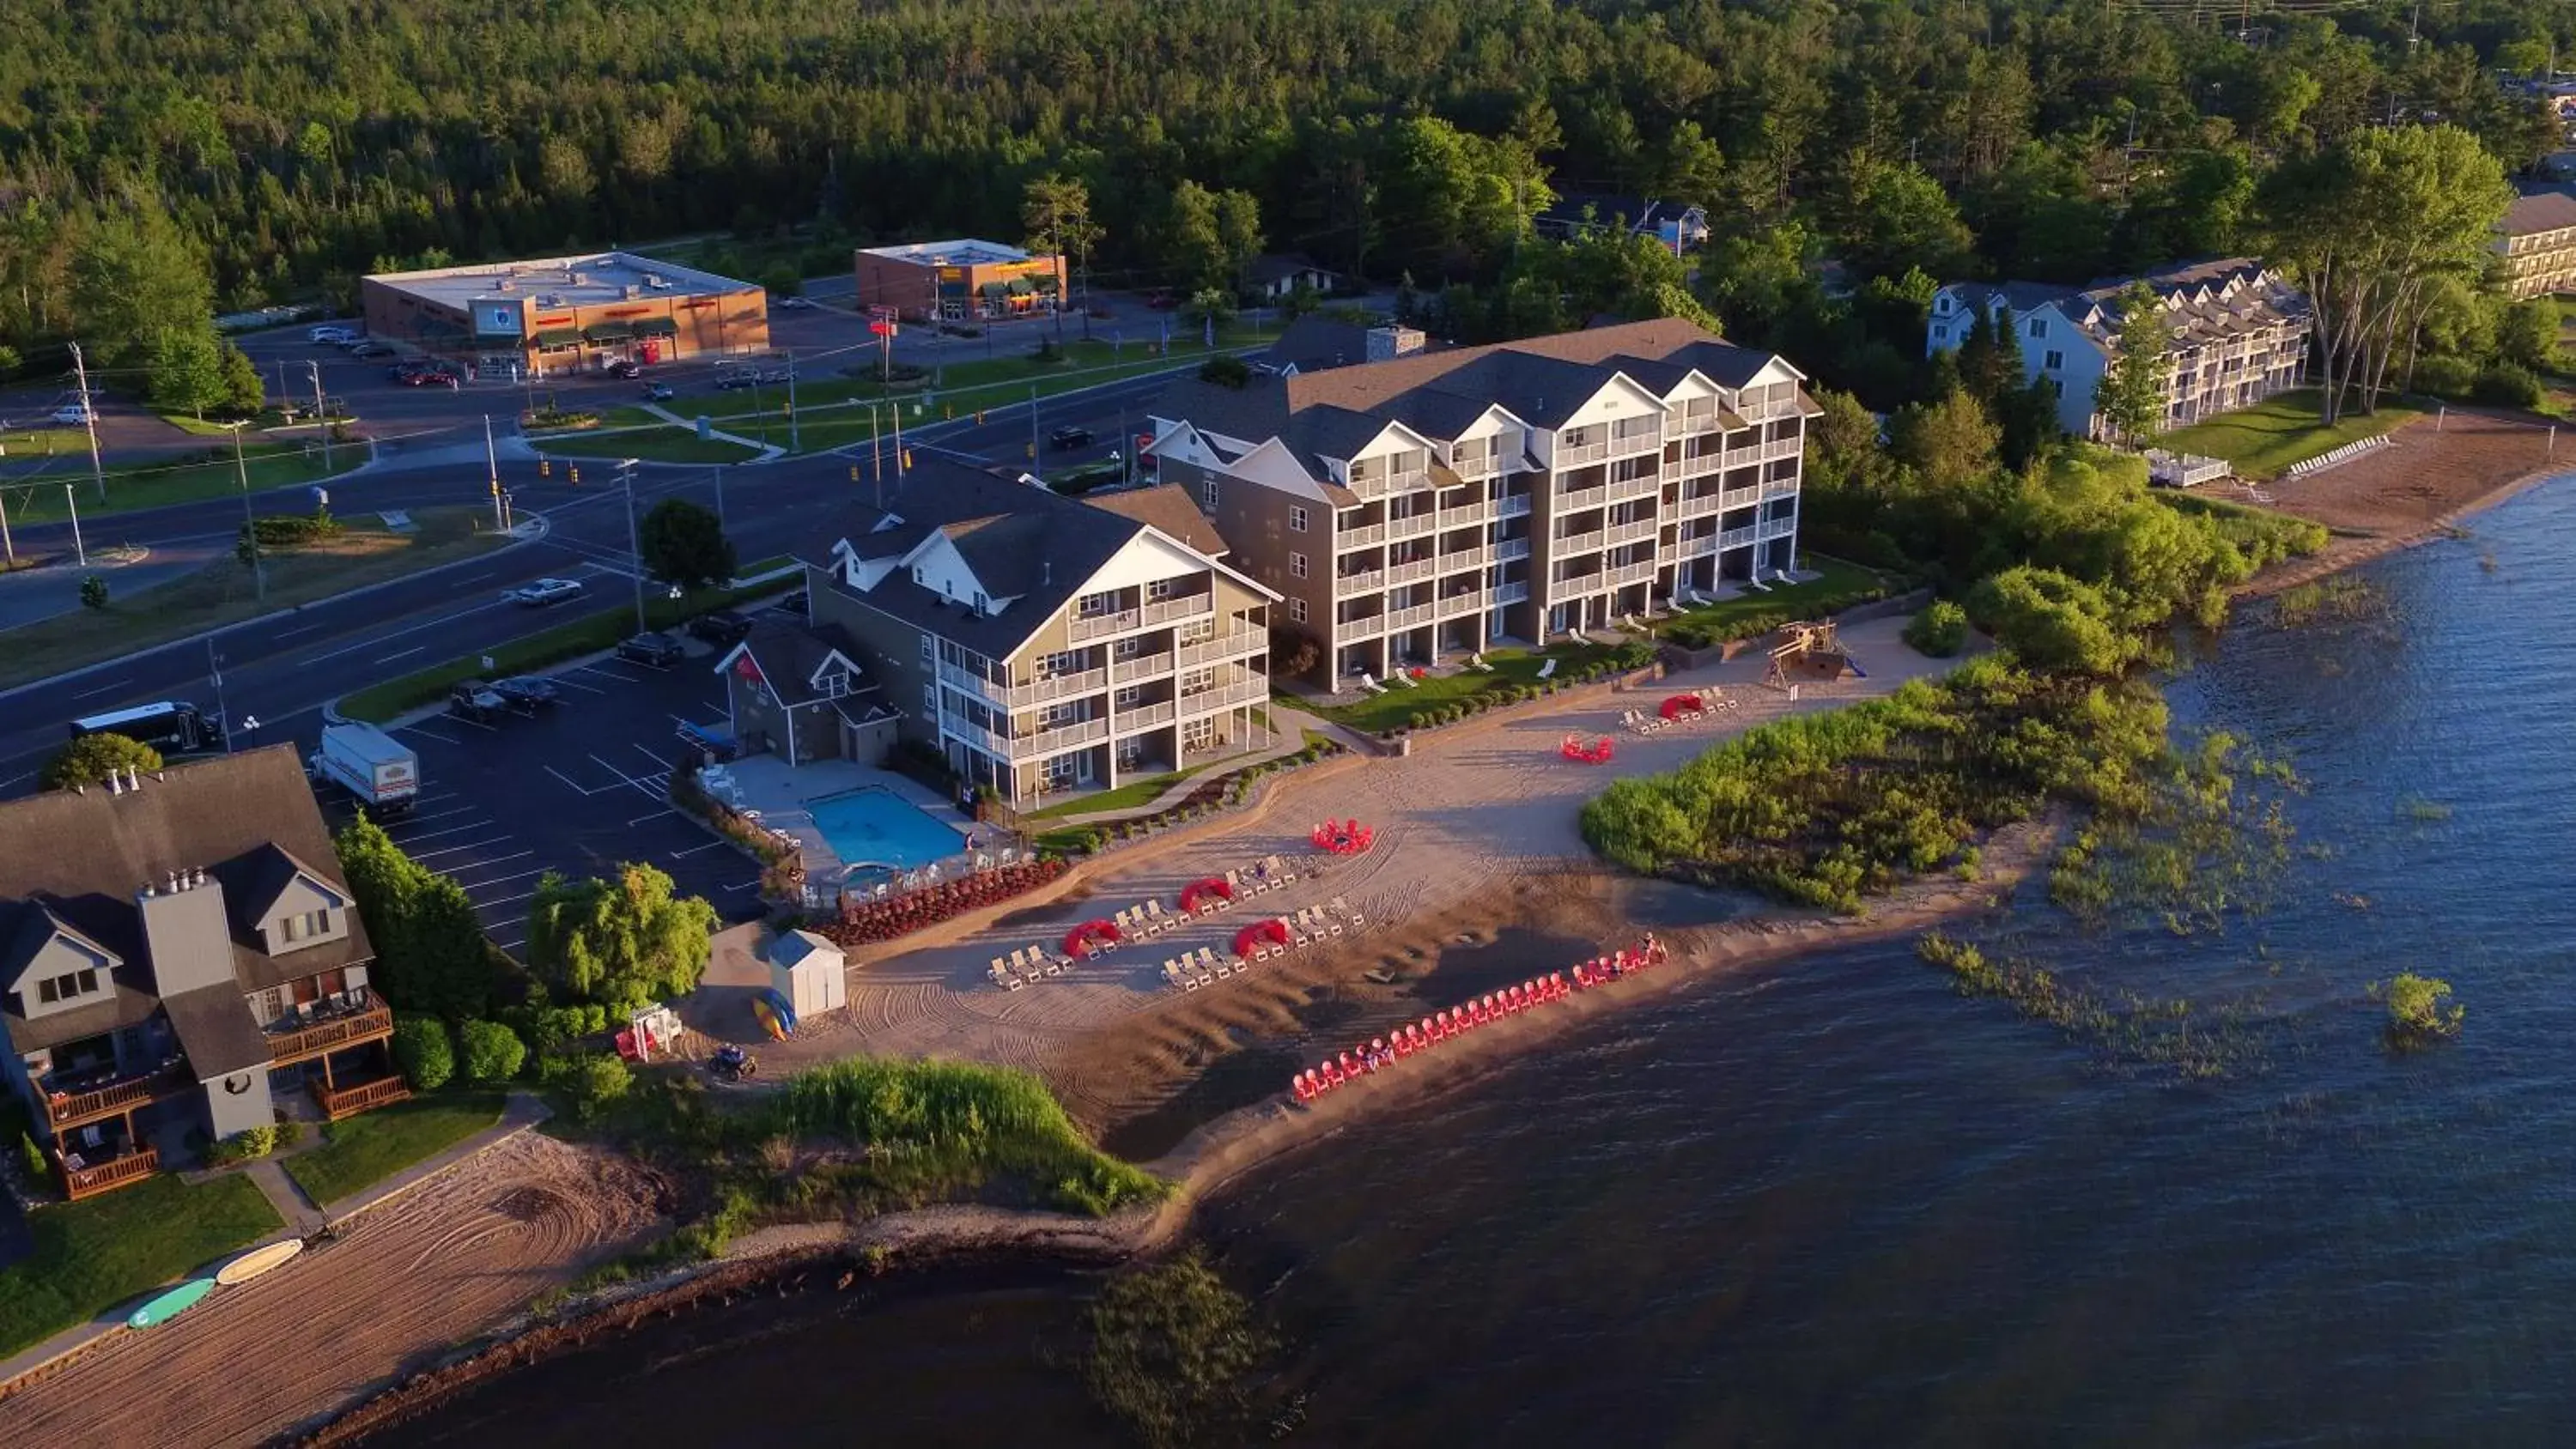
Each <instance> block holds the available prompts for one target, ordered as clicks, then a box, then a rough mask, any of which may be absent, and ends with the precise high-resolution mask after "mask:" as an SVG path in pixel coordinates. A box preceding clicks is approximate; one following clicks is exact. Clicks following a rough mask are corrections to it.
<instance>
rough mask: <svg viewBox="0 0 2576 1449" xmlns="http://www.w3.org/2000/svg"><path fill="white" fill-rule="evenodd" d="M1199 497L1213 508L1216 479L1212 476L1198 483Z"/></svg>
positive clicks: (1214, 504)
mask: <svg viewBox="0 0 2576 1449" xmlns="http://www.w3.org/2000/svg"><path fill="white" fill-rule="evenodd" d="M1199 497H1200V499H1201V500H1203V501H1204V502H1205V503H1206V504H1207V506H1208V507H1209V508H1211V509H1213V508H1215V507H1216V480H1215V479H1214V478H1210V479H1208V480H1207V481H1206V482H1204V483H1201V484H1200V485H1199Z"/></svg>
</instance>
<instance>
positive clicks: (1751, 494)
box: [1717, 486, 1762, 508]
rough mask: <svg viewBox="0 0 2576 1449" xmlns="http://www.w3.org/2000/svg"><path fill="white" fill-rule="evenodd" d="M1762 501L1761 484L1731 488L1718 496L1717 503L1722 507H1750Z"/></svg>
mask: <svg viewBox="0 0 2576 1449" xmlns="http://www.w3.org/2000/svg"><path fill="white" fill-rule="evenodd" d="M1761 501H1762V490H1761V488H1760V487H1759V486H1756V487H1751V488H1729V489H1727V490H1726V491H1725V492H1723V493H1721V494H1719V495H1718V496H1717V504H1718V507H1720V508H1750V507H1752V506H1753V505H1754V504H1756V503H1759V502H1761Z"/></svg>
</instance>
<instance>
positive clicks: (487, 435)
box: [483, 413, 510, 533]
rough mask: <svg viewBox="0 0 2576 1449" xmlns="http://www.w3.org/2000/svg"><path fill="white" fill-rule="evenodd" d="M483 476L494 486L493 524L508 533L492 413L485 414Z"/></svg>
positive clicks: (508, 526) (508, 525) (508, 527)
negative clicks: (493, 449) (503, 509)
mask: <svg viewBox="0 0 2576 1449" xmlns="http://www.w3.org/2000/svg"><path fill="white" fill-rule="evenodd" d="M483 476H484V480H485V481H486V482H488V483H489V484H490V485H491V488H492V526H493V527H494V528H497V529H500V530H501V531H502V532H504V533H507V532H509V529H510V524H509V521H508V520H507V519H505V518H503V517H502V516H501V459H500V455H499V454H497V453H495V452H493V451H492V415H491V414H490V413H485V414H484V415H483Z"/></svg>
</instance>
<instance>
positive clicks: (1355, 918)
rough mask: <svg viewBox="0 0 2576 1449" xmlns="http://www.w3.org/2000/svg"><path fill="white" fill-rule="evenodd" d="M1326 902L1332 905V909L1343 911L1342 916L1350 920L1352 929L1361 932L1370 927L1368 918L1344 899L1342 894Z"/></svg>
mask: <svg viewBox="0 0 2576 1449" xmlns="http://www.w3.org/2000/svg"><path fill="white" fill-rule="evenodd" d="M1325 904H1326V905H1328V906H1330V907H1331V908H1332V909H1334V910H1337V911H1339V912H1341V913H1342V918H1343V919H1344V920H1346V921H1348V922H1350V926H1351V930H1352V931H1354V932H1359V931H1365V930H1367V929H1368V918H1367V917H1366V916H1363V915H1361V914H1360V913H1359V912H1358V911H1357V910H1355V909H1353V908H1352V906H1351V904H1350V902H1348V901H1345V900H1343V899H1342V898H1341V897H1340V896H1335V897H1333V898H1332V899H1331V900H1329V901H1327V902H1325Z"/></svg>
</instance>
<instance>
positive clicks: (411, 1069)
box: [394, 1016, 456, 1092]
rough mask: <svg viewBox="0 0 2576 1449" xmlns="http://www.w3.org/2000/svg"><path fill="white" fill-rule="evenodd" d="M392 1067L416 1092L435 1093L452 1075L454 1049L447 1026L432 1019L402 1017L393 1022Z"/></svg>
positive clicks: (454, 1066)
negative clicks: (397, 1068)
mask: <svg viewBox="0 0 2576 1449" xmlns="http://www.w3.org/2000/svg"><path fill="white" fill-rule="evenodd" d="M394 1065H396V1066H398V1067H400V1068H402V1074H403V1077H404V1079H405V1080H407V1081H409V1082H410V1083H411V1085H412V1090H414V1091H416V1092H435V1091H437V1090H438V1089H439V1088H441V1087H444V1086H446V1085H447V1081H448V1078H450V1077H453V1076H455V1075H456V1049H455V1048H454V1047H453V1046H450V1045H449V1044H448V1040H447V1023H445V1022H443V1021H440V1020H439V1019H438V1018H436V1017H434V1016H406V1017H404V1018H402V1019H401V1020H399V1021H396V1022H395V1023H394Z"/></svg>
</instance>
